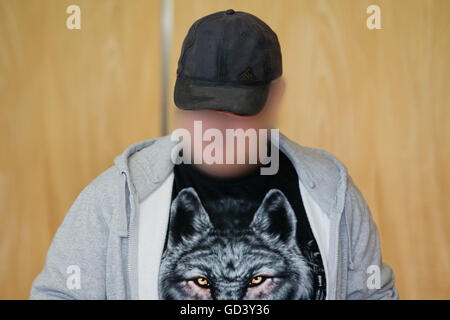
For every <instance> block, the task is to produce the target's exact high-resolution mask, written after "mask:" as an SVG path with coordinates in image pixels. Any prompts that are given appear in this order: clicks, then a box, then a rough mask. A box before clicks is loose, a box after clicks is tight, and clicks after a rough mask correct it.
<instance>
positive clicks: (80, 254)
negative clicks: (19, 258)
mask: <svg viewBox="0 0 450 320" xmlns="http://www.w3.org/2000/svg"><path fill="white" fill-rule="evenodd" d="M96 189H97V188H96V186H95V184H94V183H91V184H90V185H89V186H87V187H86V188H85V189H84V190H83V191H82V192H81V194H80V195H79V196H78V198H77V199H76V200H75V202H74V204H73V205H72V207H71V208H70V210H69V212H68V214H67V215H66V217H65V219H64V221H63V223H62V224H61V226H60V227H59V229H58V230H57V232H56V235H55V237H54V238H53V241H52V243H51V245H50V248H49V250H48V252H47V257H46V263H45V266H44V269H43V270H42V272H41V273H40V274H39V275H38V276H37V278H36V279H35V280H34V282H33V284H32V287H31V293H30V299H104V298H105V297H106V293H105V290H106V286H105V278H106V275H105V273H106V272H105V267H106V245H107V240H108V227H107V224H106V221H105V218H104V216H103V214H102V209H101V202H102V200H101V197H99V195H98V192H97V190H96Z"/></svg>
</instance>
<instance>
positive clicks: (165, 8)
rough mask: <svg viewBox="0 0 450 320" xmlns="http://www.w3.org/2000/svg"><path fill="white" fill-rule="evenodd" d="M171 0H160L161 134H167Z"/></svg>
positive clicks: (171, 20)
mask: <svg viewBox="0 0 450 320" xmlns="http://www.w3.org/2000/svg"><path fill="white" fill-rule="evenodd" d="M172 27H173V0H161V135H163V136H165V135H166V134H168V122H169V119H168V111H169V81H170V54H171V46H172Z"/></svg>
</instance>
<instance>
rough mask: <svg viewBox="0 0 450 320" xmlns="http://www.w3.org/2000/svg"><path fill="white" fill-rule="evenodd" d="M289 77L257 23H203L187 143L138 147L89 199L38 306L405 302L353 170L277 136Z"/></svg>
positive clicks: (181, 86) (184, 134)
mask: <svg viewBox="0 0 450 320" xmlns="http://www.w3.org/2000/svg"><path fill="white" fill-rule="evenodd" d="M281 74H282V63H281V50H280V46H279V43H278V39H277V36H276V34H275V33H274V32H273V31H272V30H271V29H270V27H269V26H267V25H266V24H265V23H264V22H263V21H261V20H260V19H258V18H257V17H255V16H253V15H250V14H248V13H244V12H235V11H234V10H231V9H230V10H227V11H224V12H217V13H214V14H212V15H208V16H206V17H204V18H202V19H200V20H198V21H196V22H195V23H194V24H193V26H192V27H191V28H190V30H189V32H188V34H187V37H186V39H185V40H184V43H183V47H182V52H181V56H180V59H179V63H178V69H177V81H176V85H175V94H174V98H175V104H176V105H177V106H178V107H179V108H180V109H181V111H180V114H179V118H180V127H181V128H180V129H179V130H181V131H177V133H176V134H175V132H174V134H172V136H171V137H169V136H168V137H162V138H157V139H153V140H150V141H146V142H142V143H138V144H135V145H133V146H131V147H129V148H128V149H127V150H125V152H124V153H123V154H122V155H120V156H118V157H117V158H116V159H115V165H114V166H113V167H112V168H110V169H108V170H107V171H105V172H104V173H103V174H101V175H100V176H99V177H98V178H97V179H95V180H94V181H93V182H92V183H91V184H90V185H89V186H88V187H87V188H86V189H85V190H83V191H82V193H81V194H80V195H79V197H78V198H77V200H76V201H75V203H74V204H73V206H72V208H71V209H70V211H69V213H68V214H67V216H66V218H65V220H64V222H63V223H62V225H61V227H60V228H59V230H58V231H57V233H56V235H55V238H54V240H53V242H52V245H51V247H50V249H49V252H48V255H47V261H46V265H45V267H44V270H43V271H42V273H41V274H40V275H39V276H38V277H37V279H36V280H35V281H34V283H33V286H32V290H31V298H33V299H53V298H60V299H69V298H70V299H72V298H75V299H325V298H326V299H397V297H398V295H397V290H396V289H395V287H394V276H393V273H392V271H391V269H390V268H389V267H388V266H387V265H386V264H384V263H383V262H382V260H381V253H380V244H379V237H378V232H377V229H376V226H375V224H374V222H373V220H372V218H371V214H370V211H369V209H368V207H367V204H366V202H365V201H364V199H363V197H362V195H361V194H360V192H359V191H358V189H357V188H356V186H355V185H354V183H353V181H352V179H351V178H350V176H349V175H348V174H347V171H346V168H345V167H344V165H342V164H341V163H340V162H339V161H338V160H337V159H336V158H335V157H333V156H332V155H330V154H329V153H327V152H325V151H321V150H317V149H313V148H306V147H302V146H299V145H297V144H295V143H293V142H292V141H290V140H289V139H287V138H286V137H284V136H283V135H281V134H279V133H278V131H277V130H273V128H272V124H273V123H272V119H273V118H274V116H275V113H276V111H277V108H278V107H279V104H280V100H281V97H282V95H283V91H284V82H283V80H282V79H281V78H280V77H281ZM268 129H271V130H270V135H269V134H268ZM204 130H206V131H204ZM252 132H253V133H255V134H253V135H252V134H251V133H252ZM199 134H200V137H199V136H198V135H199ZM242 136H243V138H244V141H248V143H247V144H242V143H241V144H240V145H239V143H236V144H235V143H234V142H236V139H237V140H238V139H239V138H240V137H241V138H242ZM180 137H181V138H182V139H181V138H180ZM224 137H227V138H229V137H231V138H232V139H230V140H228V139H223V141H220V140H221V138H224ZM176 138H180V139H179V140H178V141H177V139H176ZM235 138H236V139H235ZM241 142H242V140H241ZM211 145H212V147H211ZM269 150H270V152H269ZM269 153H270V155H269ZM256 154H257V155H258V157H257V158H256V157H255V155H256ZM224 159H226V161H224ZM238 159H240V160H238ZM255 159H256V160H255Z"/></svg>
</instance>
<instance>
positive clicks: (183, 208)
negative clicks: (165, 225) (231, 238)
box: [169, 188, 213, 245]
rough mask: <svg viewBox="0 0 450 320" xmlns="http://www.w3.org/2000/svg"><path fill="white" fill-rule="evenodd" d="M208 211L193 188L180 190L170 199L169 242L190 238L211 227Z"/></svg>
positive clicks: (173, 243)
mask: <svg viewBox="0 0 450 320" xmlns="http://www.w3.org/2000/svg"><path fill="white" fill-rule="evenodd" d="M212 227H213V225H212V223H211V220H210V219H209V216H208V213H207V212H206V211H205V209H204V208H203V205H202V203H201V201H200V198H199V197H198V195H197V193H196V192H195V190H194V189H193V188H186V189H183V190H181V191H180V192H179V193H178V195H177V197H176V198H175V199H174V200H173V201H172V206H171V209H170V231H169V244H170V245H176V244H177V243H179V242H181V241H183V240H187V239H190V238H191V237H192V236H194V235H195V234H198V233H203V232H205V231H206V230H209V229H210V228H212Z"/></svg>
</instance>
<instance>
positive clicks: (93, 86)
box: [0, 0, 450, 299]
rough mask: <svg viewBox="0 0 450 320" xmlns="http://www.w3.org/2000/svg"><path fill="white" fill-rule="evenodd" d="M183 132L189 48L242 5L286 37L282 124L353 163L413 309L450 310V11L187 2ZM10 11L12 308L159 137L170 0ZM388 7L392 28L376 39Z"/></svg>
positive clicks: (1, 91)
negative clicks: (80, 199) (103, 182)
mask: <svg viewBox="0 0 450 320" xmlns="http://www.w3.org/2000/svg"><path fill="white" fill-rule="evenodd" d="M173 1H174V4H173V8H174V12H173V14H174V19H173V21H174V25H173V28H174V33H173V42H172V48H173V51H172V56H171V71H170V74H171V82H170V89H169V92H170V97H169V101H170V102H171V103H172V105H171V106H170V109H169V111H170V112H169V115H170V117H169V123H168V125H169V128H173V127H174V121H173V112H174V110H175V107H174V106H173V102H172V90H173V84H174V79H175V78H174V76H175V70H176V61H177V59H178V55H179V53H180V48H181V42H182V40H183V38H184V36H185V35H186V32H187V29H188V28H189V27H190V25H191V24H192V23H193V22H194V20H196V19H198V18H200V17H201V16H204V15H206V14H209V13H212V12H215V11H218V10H226V9H229V8H233V9H235V10H242V11H248V12H251V13H253V14H255V15H257V16H259V17H261V18H262V19H263V20H264V21H266V22H267V23H268V24H269V25H270V26H271V27H272V28H273V29H274V30H275V31H276V32H277V34H278V36H279V38H280V42H281V46H282V50H283V59H284V77H285V78H286V82H287V91H286V96H285V99H284V103H283V106H282V109H281V110H280V116H279V119H278V124H279V127H280V129H281V131H282V132H284V133H285V134H286V135H288V136H289V137H291V138H293V139H294V140H296V141H297V142H299V143H301V144H303V145H308V146H314V147H318V148H321V149H325V150H328V151H330V152H332V153H333V154H335V155H336V156H337V157H338V158H339V159H340V160H342V161H343V162H344V163H345V164H346V165H347V167H348V169H349V172H350V174H351V175H352V176H353V177H354V180H355V182H356V183H357V185H358V186H359V188H360V189H361V191H362V192H363V194H364V196H365V198H366V200H367V201H368V203H369V206H370V207H371V209H372V213H373V216H374V219H375V221H376V223H377V224H378V226H379V229H380V233H381V239H382V246H383V256H384V259H385V260H386V261H387V262H388V263H389V264H390V265H391V266H392V267H393V269H394V271H395V273H396V276H397V285H398V288H399V291H400V296H401V298H405V299H414V298H418V299H430V298H446V299H450V281H449V279H450V267H449V265H450V256H449V252H450V235H449V231H450V219H449V214H450V203H449V201H448V198H447V196H446V194H447V193H446V190H449V188H450V172H449V167H448V166H447V161H448V160H449V148H448V146H449V140H450V128H449V119H450V118H449V116H450V114H449V113H450V87H449V80H450V76H449V75H450V58H449V57H448V56H449V54H448V52H450V37H449V36H448V30H449V29H450V1H446V0H395V1H394V0H390V1H386V0H384V1H382V0H375V1H366V0H327V1H313V0H280V1H273V0H239V1H238V0H231V1H228V0H227V1H225V0H189V1H188V0H173ZM73 3H74V1H66V0H41V1H32V0H21V1H15V0H0V143H1V146H2V150H1V152H0V262H1V263H0V298H9V299H21V298H26V297H27V296H28V293H29V288H30V284H31V281H32V280H33V278H34V277H35V276H36V275H37V273H38V272H39V271H40V269H41V268H42V266H43V263H44V258H45V253H46V250H47V248H48V246H49V244H50V241H51V239H52V237H53V235H54V232H55V231H56V229H57V227H58V226H59V224H60V223H61V221H62V219H63V217H64V215H65V213H66V212H67V210H68V208H69V207H70V205H71V203H72V202H73V200H74V199H75V197H76V196H77V194H78V193H79V192H80V191H81V190H82V188H83V187H84V186H85V185H87V184H88V183H89V181H91V180H92V179H93V178H95V177H96V176H97V175H98V174H99V173H100V172H101V171H103V170H104V169H106V168H107V167H109V166H110V165H111V164H112V160H113V158H114V157H115V156H116V155H117V154H118V153H120V152H121V151H122V150H123V149H124V148H125V147H126V146H127V145H129V144H131V143H133V142H135V141H138V140H142V139H146V138H151V137H155V136H158V135H160V133H161V128H162V124H161V121H160V118H161V114H160V104H161V96H160V92H161V81H160V79H161V56H160V50H161V48H160V11H161V2H160V1H159V0H154V1H150V0H148V1H146V0H133V1H126V0H95V1H92V0H91V1H89V0H81V1H80V0H78V1H76V4H78V5H79V6H80V7H81V9H82V29H81V30H67V29H66V27H65V20H66V18H67V16H68V14H66V13H65V10H66V7H67V6H68V5H70V4H73ZM370 4H378V5H379V6H380V7H381V20H382V30H372V31H371V30H368V29H367V28H366V18H367V14H366V8H367V7H368V6H369V5H370Z"/></svg>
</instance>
